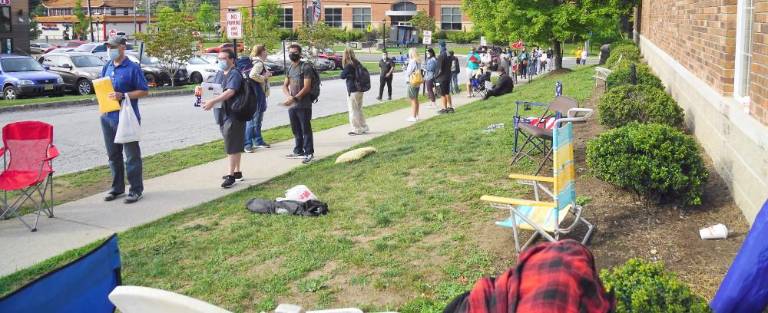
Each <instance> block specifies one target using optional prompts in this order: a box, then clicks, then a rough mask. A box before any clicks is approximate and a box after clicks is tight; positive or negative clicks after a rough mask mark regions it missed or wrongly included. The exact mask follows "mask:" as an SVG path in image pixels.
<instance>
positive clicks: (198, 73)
mask: <svg viewBox="0 0 768 313" xmlns="http://www.w3.org/2000/svg"><path fill="white" fill-rule="evenodd" d="M185 67H186V68H187V73H189V82H191V83H193V84H199V83H202V82H204V81H207V80H208V77H210V76H213V75H215V74H216V71H218V70H219V68H218V67H216V64H215V63H210V62H208V61H206V60H205V59H204V58H202V57H198V56H194V57H192V58H190V59H189V61H187V63H186V64H185Z"/></svg>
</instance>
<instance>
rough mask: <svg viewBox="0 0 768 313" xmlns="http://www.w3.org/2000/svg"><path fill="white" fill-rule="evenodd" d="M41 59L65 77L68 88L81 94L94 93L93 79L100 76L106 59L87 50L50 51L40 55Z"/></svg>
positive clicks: (45, 64) (52, 69)
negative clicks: (103, 59)
mask: <svg viewBox="0 0 768 313" xmlns="http://www.w3.org/2000/svg"><path fill="white" fill-rule="evenodd" d="M40 61H41V62H40V63H42V64H43V66H44V67H46V68H48V70H49V71H50V72H54V73H56V74H59V75H60V76H61V78H62V79H64V84H65V86H66V88H67V90H71V91H74V92H75V93H77V94H81V95H87V94H91V93H93V84H91V81H92V80H94V79H96V78H99V76H100V75H101V69H102V68H103V67H104V61H102V60H101V59H100V58H98V57H97V56H95V55H93V54H90V53H85V52H68V53H49V54H46V55H44V56H42V57H40Z"/></svg>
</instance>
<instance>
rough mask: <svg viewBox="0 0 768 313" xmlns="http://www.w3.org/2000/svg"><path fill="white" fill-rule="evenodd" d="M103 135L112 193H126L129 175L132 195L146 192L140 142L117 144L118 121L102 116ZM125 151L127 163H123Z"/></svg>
mask: <svg viewBox="0 0 768 313" xmlns="http://www.w3.org/2000/svg"><path fill="white" fill-rule="evenodd" d="M101 133H102V134H103V135H104V146H105V147H106V148H107V156H108V157H109V169H110V170H112V190H110V193H114V194H120V193H124V192H125V174H126V172H127V173H128V183H130V184H131V189H130V191H129V192H130V193H133V194H141V193H143V192H144V181H143V178H142V161H141V148H139V142H138V141H137V142H129V143H126V144H117V143H115V133H117V120H113V119H110V118H107V117H106V116H104V115H102V116H101ZM123 151H125V163H123Z"/></svg>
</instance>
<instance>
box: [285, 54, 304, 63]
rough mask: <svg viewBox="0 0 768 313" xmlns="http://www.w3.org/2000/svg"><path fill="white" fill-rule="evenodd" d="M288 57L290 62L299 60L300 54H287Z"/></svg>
mask: <svg viewBox="0 0 768 313" xmlns="http://www.w3.org/2000/svg"><path fill="white" fill-rule="evenodd" d="M288 58H289V59H291V62H299V60H301V55H299V54H298V53H291V54H289V55H288Z"/></svg>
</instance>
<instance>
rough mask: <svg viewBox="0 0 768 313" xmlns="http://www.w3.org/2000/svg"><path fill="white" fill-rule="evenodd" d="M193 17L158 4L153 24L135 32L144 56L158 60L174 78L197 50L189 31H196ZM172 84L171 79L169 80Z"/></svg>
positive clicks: (194, 40) (193, 37)
mask: <svg viewBox="0 0 768 313" xmlns="http://www.w3.org/2000/svg"><path fill="white" fill-rule="evenodd" d="M195 24H196V23H195V21H194V18H192V17H191V16H189V15H187V14H185V13H183V12H176V11H175V10H173V9H172V8H170V7H161V8H159V9H158V11H157V23H155V24H152V26H153V27H152V28H151V29H149V30H148V32H146V33H139V34H137V35H136V37H137V38H139V39H140V40H142V41H144V43H145V45H146V47H145V49H146V51H147V55H151V56H153V57H156V58H158V59H159V61H160V63H161V64H163V67H164V68H165V69H167V70H168V72H170V74H171V77H176V73H178V72H179V70H180V69H181V67H182V66H183V65H184V63H186V62H187V61H189V59H190V58H191V57H192V56H193V55H194V53H195V52H196V51H197V48H196V47H195V43H196V42H197V41H198V40H200V38H198V37H197V36H195V35H194V34H193V32H195V31H196V30H197V28H196V25H195ZM171 85H172V86H174V85H175V83H174V80H173V79H171Z"/></svg>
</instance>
